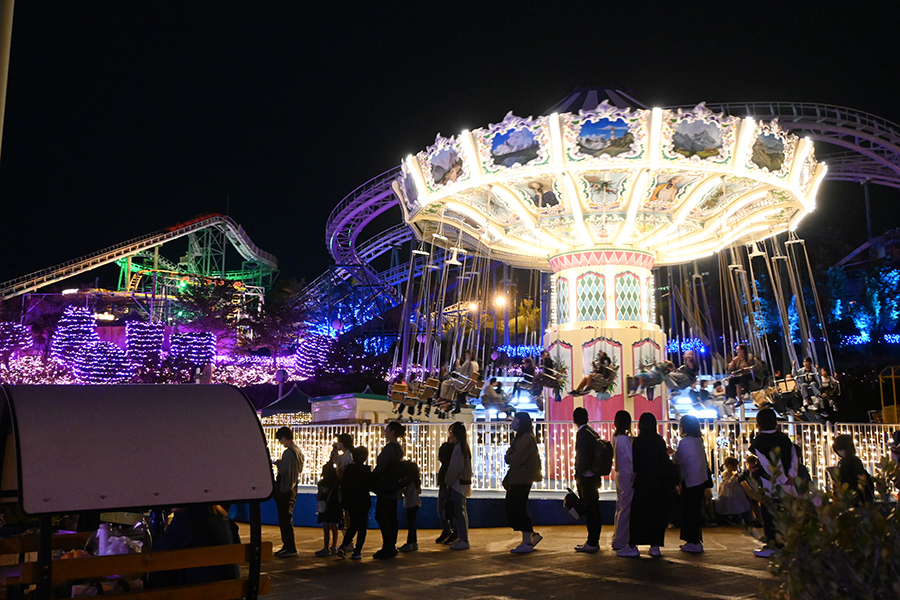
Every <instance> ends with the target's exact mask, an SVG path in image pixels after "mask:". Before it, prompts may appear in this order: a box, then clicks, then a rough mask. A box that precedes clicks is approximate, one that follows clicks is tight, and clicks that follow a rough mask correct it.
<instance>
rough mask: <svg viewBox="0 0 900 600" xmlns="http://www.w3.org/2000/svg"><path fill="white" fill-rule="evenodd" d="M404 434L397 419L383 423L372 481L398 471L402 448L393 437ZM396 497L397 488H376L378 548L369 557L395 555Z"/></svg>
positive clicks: (398, 526) (392, 556)
mask: <svg viewBox="0 0 900 600" xmlns="http://www.w3.org/2000/svg"><path fill="white" fill-rule="evenodd" d="M404 435H406V427H404V426H403V424H402V423H400V422H399V421H391V422H390V423H388V424H387V425H386V426H385V428H384V438H385V440H386V441H387V443H386V444H385V445H384V448H382V449H381V453H380V454H379V455H378V459H377V460H376V461H375V469H374V470H373V471H372V477H373V479H374V480H375V481H376V482H378V481H383V480H384V478H385V477H386V476H387V477H391V476H394V475H396V474H397V472H398V471H399V469H400V463H401V462H402V461H403V447H402V446H401V445H400V443H399V442H398V441H397V440H398V439H399V438H402V437H403V436H404ZM379 487H382V486H379ZM398 500H400V491H399V490H397V491H393V490H387V489H383V487H382V489H379V490H377V491H376V498H375V521H377V522H378V526H379V527H380V528H381V550H379V551H378V552H376V553H375V554H374V555H372V558H378V559H384V558H394V557H395V556H397V553H398V550H397V534H398V533H399V531H400V521H399V519H398V518H397V501H398Z"/></svg>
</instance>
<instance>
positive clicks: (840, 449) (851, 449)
mask: <svg viewBox="0 0 900 600" xmlns="http://www.w3.org/2000/svg"><path fill="white" fill-rule="evenodd" d="M831 448H832V450H834V453H835V454H837V455H838V456H839V457H841V460H840V461H839V462H838V466H837V475H838V477H837V481H836V482H835V484H836V485H843V484H845V483H846V484H847V490H848V492H849V493H850V498H851V502H852V504H853V505H854V506H861V505H862V504H865V503H869V502H873V501H874V500H875V485H874V484H873V483H872V476H871V475H869V472H868V471H866V467H865V466H864V465H863V464H862V461H861V460H859V457H858V456H857V455H856V445H855V444H854V443H853V437H852V436H850V435H847V434H842V435H838V436H835V438H834V442H833V444H832V446H831ZM832 468H834V467H832Z"/></svg>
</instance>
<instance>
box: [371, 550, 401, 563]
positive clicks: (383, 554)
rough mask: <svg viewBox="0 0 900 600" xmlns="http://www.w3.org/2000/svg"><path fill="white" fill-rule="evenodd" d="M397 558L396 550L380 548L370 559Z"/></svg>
mask: <svg viewBox="0 0 900 600" xmlns="http://www.w3.org/2000/svg"><path fill="white" fill-rule="evenodd" d="M395 556H397V550H396V548H382V549H381V550H379V551H378V552H376V553H375V554H373V555H372V558H377V559H379V560H382V559H386V558H394V557H395Z"/></svg>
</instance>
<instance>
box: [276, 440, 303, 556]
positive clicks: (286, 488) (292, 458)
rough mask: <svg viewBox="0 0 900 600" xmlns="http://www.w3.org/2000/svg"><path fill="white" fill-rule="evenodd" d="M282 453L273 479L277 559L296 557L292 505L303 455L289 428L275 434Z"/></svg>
mask: <svg viewBox="0 0 900 600" xmlns="http://www.w3.org/2000/svg"><path fill="white" fill-rule="evenodd" d="M275 439H277V440H278V441H279V442H280V443H281V445H282V446H284V452H283V453H282V454H281V458H280V459H278V460H276V461H275V467H276V468H277V469H278V476H277V477H276V478H275V491H274V494H273V497H274V499H275V507H276V508H277V509H278V526H279V528H280V529H281V544H282V546H281V550H278V551H277V552H275V556H277V557H278V558H290V557H292V556H297V546H296V545H295V542H294V503H295V502H296V500H297V483H298V480H299V478H300V473H302V472H303V453H302V452H300V448H298V447H297V444H295V443H294V432H293V430H292V429H291V428H290V427H281V428H280V429H279V430H278V431H276V432H275Z"/></svg>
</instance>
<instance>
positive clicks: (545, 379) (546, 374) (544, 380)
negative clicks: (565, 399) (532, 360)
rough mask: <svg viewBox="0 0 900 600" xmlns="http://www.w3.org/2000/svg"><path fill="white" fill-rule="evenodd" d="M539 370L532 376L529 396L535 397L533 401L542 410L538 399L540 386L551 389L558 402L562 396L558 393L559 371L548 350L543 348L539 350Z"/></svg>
mask: <svg viewBox="0 0 900 600" xmlns="http://www.w3.org/2000/svg"><path fill="white" fill-rule="evenodd" d="M540 366H541V372H540V373H538V374H536V375H535V376H534V380H533V383H532V385H531V396H532V397H533V398H535V401H536V403H537V405H538V408H540V409H541V410H543V407H542V406H541V404H542V403H541V402H539V401H538V400H539V399H540V396H541V391H542V388H545V387H548V388H551V389H552V390H553V393H554V396H555V398H554V399H555V400H556V401H557V402H560V401H561V400H562V397H561V396H560V393H559V385H560V383H559V373H558V372H557V370H556V369H557V367H556V362H554V360H553V359H552V358H550V352H549V351H547V350H544V351H542V352H541V365H540Z"/></svg>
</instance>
